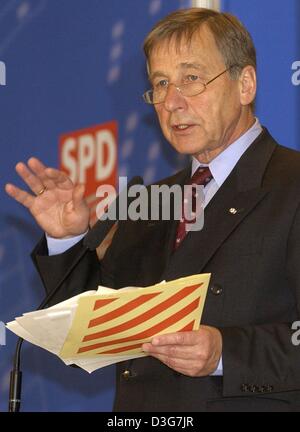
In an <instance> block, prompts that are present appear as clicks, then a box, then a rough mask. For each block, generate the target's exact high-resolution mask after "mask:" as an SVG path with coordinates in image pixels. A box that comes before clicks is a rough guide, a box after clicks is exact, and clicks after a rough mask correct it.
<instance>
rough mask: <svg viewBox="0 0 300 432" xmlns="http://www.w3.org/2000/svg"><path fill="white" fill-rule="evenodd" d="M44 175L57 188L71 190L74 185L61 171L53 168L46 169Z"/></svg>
mask: <svg viewBox="0 0 300 432" xmlns="http://www.w3.org/2000/svg"><path fill="white" fill-rule="evenodd" d="M45 173H46V175H47V177H48V178H50V179H51V180H52V181H53V182H54V183H55V185H56V186H57V187H59V188H61V189H65V190H69V189H72V188H73V187H74V184H73V182H72V180H71V179H70V178H69V177H68V176H67V174H65V173H64V172H62V171H59V170H57V169H55V168H46V170H45Z"/></svg>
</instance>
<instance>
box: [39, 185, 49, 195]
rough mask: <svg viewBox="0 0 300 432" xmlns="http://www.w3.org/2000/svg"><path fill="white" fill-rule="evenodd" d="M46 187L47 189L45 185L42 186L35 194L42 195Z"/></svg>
mask: <svg viewBox="0 0 300 432" xmlns="http://www.w3.org/2000/svg"><path fill="white" fill-rule="evenodd" d="M46 189H47V187H46V186H44V187H43V188H42V189H41V190H40V191H39V192H37V196H40V195H42V194H43V193H44V192H45V190H46Z"/></svg>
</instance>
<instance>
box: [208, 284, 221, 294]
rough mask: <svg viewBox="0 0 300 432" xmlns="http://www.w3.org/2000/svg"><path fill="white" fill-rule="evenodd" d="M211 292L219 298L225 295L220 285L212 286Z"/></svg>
mask: <svg viewBox="0 0 300 432" xmlns="http://www.w3.org/2000/svg"><path fill="white" fill-rule="evenodd" d="M210 291H211V293H212V294H213V295H215V296H219V295H221V294H222V293H223V288H222V287H221V285H219V284H212V286H211V287H210Z"/></svg>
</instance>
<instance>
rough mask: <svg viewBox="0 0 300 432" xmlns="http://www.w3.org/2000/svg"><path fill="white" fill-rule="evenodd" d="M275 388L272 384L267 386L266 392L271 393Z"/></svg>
mask: <svg viewBox="0 0 300 432" xmlns="http://www.w3.org/2000/svg"><path fill="white" fill-rule="evenodd" d="M273 390H274V387H273V386H271V385H267V386H266V392H268V393H271V392H272V391H273Z"/></svg>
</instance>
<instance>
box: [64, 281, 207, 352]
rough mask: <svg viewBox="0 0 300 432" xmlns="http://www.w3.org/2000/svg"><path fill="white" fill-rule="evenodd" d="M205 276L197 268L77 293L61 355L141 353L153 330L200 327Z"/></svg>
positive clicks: (205, 285)
mask: <svg viewBox="0 0 300 432" xmlns="http://www.w3.org/2000/svg"><path fill="white" fill-rule="evenodd" d="M209 279H210V274H201V275H194V276H189V277H185V278H181V279H177V280H174V281H170V282H165V283H160V284H157V285H153V286H150V287H146V288H132V289H126V290H116V291H115V292H113V293H112V291H109V293H103V294H98V293H97V294H96V295H91V296H86V297H81V298H80V299H79V302H78V306H77V311H76V314H75V317H74V320H73V323H72V326H71V328H70V331H69V334H68V336H67V338H66V340H65V343H64V345H63V347H62V350H61V352H60V356H61V357H62V358H63V359H64V358H70V357H72V358H74V357H81V358H88V357H95V356H104V357H106V356H118V355H120V356H121V355H122V356H124V355H125V356H126V355H129V356H130V355H134V354H140V355H141V354H143V351H142V349H141V346H142V344H143V343H145V342H149V341H151V339H152V338H153V337H154V336H156V335H159V334H166V333H174V332H180V331H192V330H196V329H198V328H199V325H200V320H201V315H202V311H203V307H204V303H205V298H206V293H207V287H208V283H209ZM100 292H101V291H100ZM144 354H145V353H144ZM145 355H146V354H145Z"/></svg>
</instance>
